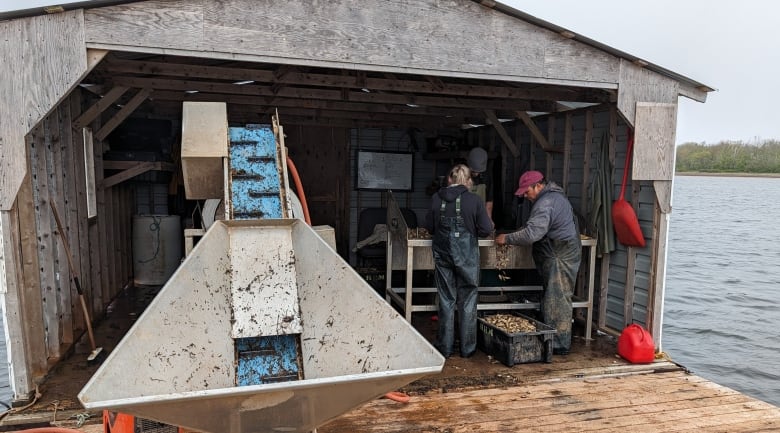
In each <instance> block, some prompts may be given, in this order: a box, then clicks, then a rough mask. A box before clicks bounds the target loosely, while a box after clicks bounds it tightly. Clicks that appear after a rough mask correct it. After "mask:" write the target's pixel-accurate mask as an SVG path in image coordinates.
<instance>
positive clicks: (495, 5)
mask: <svg viewBox="0 0 780 433" xmlns="http://www.w3.org/2000/svg"><path fill="white" fill-rule="evenodd" d="M138 1H139V0H89V1H75V2H71V3H61V4H57V3H53V4H51V5H48V6H40V7H35V8H26V9H19V10H14V11H7V12H0V21H2V20H8V19H14V18H22V17H27V16H35V15H43V14H47V13H58V12H62V11H66V10H74V9H91V8H99V7H105V6H112V5H118V4H125V3H136V2H138ZM473 1H474V2H476V3H480V4H482V5H483V6H486V7H490V8H492V9H495V10H497V11H500V12H502V13H504V14H507V15H510V16H512V17H515V18H518V19H521V20H523V21H526V22H528V23H531V24H534V25H537V26H539V27H542V28H545V29H547V30H550V31H553V32H556V33H558V34H561V35H563V36H565V37H567V38H570V39H573V40H576V41H578V42H581V43H583V44H586V45H589V46H592V47H594V48H597V49H599V50H602V51H604V52H606V53H609V54H611V55H613V56H615V57H618V58H622V59H626V60H628V61H630V62H632V63H634V64H637V65H640V66H642V67H644V68H647V69H648V70H651V71H653V72H656V73H658V74H660V75H663V76H666V77H669V78H672V79H674V80H676V81H678V82H680V83H682V84H685V85H687V86H690V87H692V88H695V89H697V90H699V91H702V92H711V91H714V90H715V89H714V88H712V87H710V86H708V85H706V84H703V83H701V82H699V81H696V80H694V79H692V78H688V77H686V76H684V75H681V74H679V73H677V72H674V71H672V70H669V69H666V68H664V67H662V66H660V65H657V64H655V63H652V62H649V61H647V60H645V59H642V58H639V57H637V56H634V55H632V54H629V53H626V52H625V51H621V50H618V49H616V48H613V47H611V46H609V45H606V44H603V43H601V42H598V41H596V40H593V39H590V38H588V37H586V36H583V35H580V34H577V33H575V32H572V31H571V30H568V29H566V28H564V27H561V26H558V25H556V24H553V23H551V22H549V21H545V20H542V19H540V18H537V17H535V16H533V15H530V14H527V13H525V12H522V11H520V10H517V9H515V8H513V7H510V6H507V5H505V4H503V3H500V2H496V1H492V0H487V1H486V0H473Z"/></svg>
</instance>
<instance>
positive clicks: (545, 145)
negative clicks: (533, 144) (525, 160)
mask: <svg viewBox="0 0 780 433" xmlns="http://www.w3.org/2000/svg"><path fill="white" fill-rule="evenodd" d="M515 115H516V116H517V118H518V119H520V120H522V121H523V123H524V124H525V126H526V127H527V128H528V130H530V131H531V135H533V136H534V138H535V139H536V141H537V142H538V143H539V146H541V148H542V149H544V150H545V151H551V150H552V149H551V148H550V143H549V142H548V141H547V137H545V136H544V134H542V131H540V130H539V127H537V126H536V123H534V121H533V120H532V119H531V117H530V116H529V115H528V113H526V112H525V111H517V112H516V113H515Z"/></svg>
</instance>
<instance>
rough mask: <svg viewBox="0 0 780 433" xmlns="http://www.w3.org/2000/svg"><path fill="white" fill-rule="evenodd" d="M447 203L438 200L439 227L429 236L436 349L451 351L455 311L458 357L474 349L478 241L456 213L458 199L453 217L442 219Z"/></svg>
mask: <svg viewBox="0 0 780 433" xmlns="http://www.w3.org/2000/svg"><path fill="white" fill-rule="evenodd" d="M447 205H448V203H446V202H445V201H442V203H441V211H440V213H439V225H438V227H436V232H435V233H434V235H433V259H434V263H435V265H436V266H435V269H436V270H435V279H436V287H437V289H438V293H439V310H438V314H439V332H438V335H437V339H436V348H437V349H438V350H439V352H441V353H442V355H444V356H445V357H449V356H450V355H451V354H452V352H453V351H454V345H455V308H456V307H457V311H458V319H459V320H458V321H459V323H460V326H459V327H458V329H459V334H458V335H459V337H460V354H461V356H463V357H468V356H471V355H473V354H474V352H475V351H476V350H477V295H478V286H479V240H478V239H477V237H476V236H474V235H472V234H471V233H469V231H468V230H467V229H466V226H465V224H464V221H463V217H462V216H461V213H460V196H458V197H457V198H456V199H455V202H451V203H449V205H450V206H452V205H454V206H455V216H454V217H448V216H445V209H446V206H447Z"/></svg>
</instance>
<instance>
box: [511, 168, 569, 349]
mask: <svg viewBox="0 0 780 433" xmlns="http://www.w3.org/2000/svg"><path fill="white" fill-rule="evenodd" d="M515 195H516V196H518V197H523V198H527V199H528V200H530V201H531V202H532V203H533V206H532V207H531V215H530V216H529V217H528V221H527V222H526V225H525V226H524V227H522V228H521V229H520V230H518V231H516V232H514V233H509V234H499V235H497V236H496V244H497V245H506V244H509V245H533V247H532V253H533V258H534V263H535V264H536V269H537V270H538V271H539V274H541V276H542V284H543V286H544V295H543V296H542V308H541V310H542V320H543V321H544V322H545V323H546V324H548V325H551V326H554V327H555V328H556V329H557V330H558V332H557V334H556V335H555V338H554V341H553V353H556V354H561V355H565V354H568V353H569V350H570V349H571V319H572V306H571V297H572V295H573V293H574V283H575V281H576V279H577V271H578V270H579V268H580V258H581V248H582V247H581V244H580V234H579V233H578V232H577V226H576V224H575V220H574V219H575V216H574V210H573V209H572V207H571V203H569V199H568V198H566V195H564V193H563V189H562V188H561V187H560V186H558V185H557V184H556V183H555V182H548V181H547V180H545V178H544V175H543V174H542V173H540V172H538V171H535V170H532V171H526V172H525V173H523V175H522V176H520V181H519V185H518V188H517V191H516V192H515Z"/></svg>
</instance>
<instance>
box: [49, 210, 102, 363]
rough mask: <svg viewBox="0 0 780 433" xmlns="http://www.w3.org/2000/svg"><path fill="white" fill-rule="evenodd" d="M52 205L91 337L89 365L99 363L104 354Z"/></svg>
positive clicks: (58, 219)
mask: <svg viewBox="0 0 780 433" xmlns="http://www.w3.org/2000/svg"><path fill="white" fill-rule="evenodd" d="M49 205H51V212H52V213H53V214H54V221H56V222H57V231H58V232H59V233H60V239H62V246H63V247H64V248H65V256H66V257H67V258H68V267H69V268H70V275H71V276H72V277H73V284H75V285H76V291H77V292H78V293H79V301H80V302H81V309H82V310H83V311H84V320H85V321H86V322H87V335H88V336H89V345H90V348H91V349H92V352H91V353H90V354H89V356H88V357H87V364H93V363H95V362H97V361H98V358H99V357H100V355H101V354H102V352H103V348H102V347H96V346H95V334H94V333H93V332H92V320H91V319H90V318H89V310H88V309H87V303H86V301H84V290H82V288H81V283H80V282H79V274H78V273H77V272H76V267H75V266H74V265H73V258H72V255H71V253H70V248H69V247H68V240H67V239H66V238H65V232H64V231H63V230H62V223H61V222H60V215H59V214H58V213H57V208H56V207H55V206H54V202H51V201H50V202H49Z"/></svg>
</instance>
